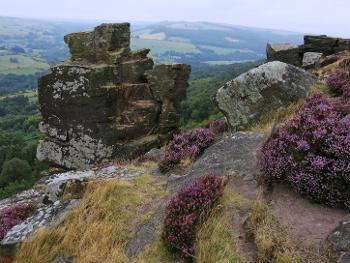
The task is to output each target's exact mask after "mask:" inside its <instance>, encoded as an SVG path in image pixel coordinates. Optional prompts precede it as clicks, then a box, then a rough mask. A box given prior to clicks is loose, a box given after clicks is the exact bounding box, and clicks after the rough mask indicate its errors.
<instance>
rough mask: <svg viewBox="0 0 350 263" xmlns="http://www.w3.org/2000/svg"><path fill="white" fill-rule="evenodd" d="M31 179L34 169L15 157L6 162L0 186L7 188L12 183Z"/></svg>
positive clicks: (0, 175)
mask: <svg viewBox="0 0 350 263" xmlns="http://www.w3.org/2000/svg"><path fill="white" fill-rule="evenodd" d="M31 177H32V168H31V167H30V165H29V163H28V162H27V161H24V160H21V159H19V158H16V157H15V158H12V159H11V160H8V161H5V162H4V164H3V166H2V171H1V174H0V186H6V185H8V184H9V183H10V182H14V181H17V180H18V181H20V180H22V179H23V180H25V179H30V178H31Z"/></svg>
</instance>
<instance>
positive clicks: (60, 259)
mask: <svg viewBox="0 0 350 263" xmlns="http://www.w3.org/2000/svg"><path fill="white" fill-rule="evenodd" d="M52 263H71V261H69V260H67V259H66V257H65V256H64V254H63V253H60V254H59V255H58V256H57V257H56V258H55V260H54V261H52Z"/></svg>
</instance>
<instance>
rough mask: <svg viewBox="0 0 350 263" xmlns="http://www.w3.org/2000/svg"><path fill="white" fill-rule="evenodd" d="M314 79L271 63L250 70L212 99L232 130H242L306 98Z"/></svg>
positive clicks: (305, 73) (304, 73)
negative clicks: (283, 107)
mask: <svg viewBox="0 0 350 263" xmlns="http://www.w3.org/2000/svg"><path fill="white" fill-rule="evenodd" d="M315 82H316V77H315V76H314V75H312V74H310V73H308V72H306V71H304V70H303V69H301V68H298V67H295V66H292V65H288V64H286V63H283V62H279V61H274V62H269V63H266V64H263V65H261V66H259V67H257V68H255V69H252V70H250V71H248V72H246V73H244V74H242V75H240V76H238V77H237V78H235V79H233V80H231V81H229V82H228V83H226V84H225V85H224V86H223V87H221V88H220V89H219V90H218V91H217V93H216V96H215V101H216V103H217V106H218V107H219V109H220V110H221V111H222V112H223V113H224V115H225V116H226V118H227V120H228V122H229V124H230V126H231V128H233V129H234V130H241V129H244V128H246V127H247V126H250V125H252V124H255V123H256V122H258V121H259V120H260V118H261V117H262V116H263V115H265V114H267V113H269V112H272V111H274V110H276V109H278V108H280V107H282V106H288V105H289V104H291V103H293V102H297V101H298V100H299V99H301V98H305V97H306V95H307V93H308V91H309V88H310V87H311V86H312V85H313V84H314V83H315Z"/></svg>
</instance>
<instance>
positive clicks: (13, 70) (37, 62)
mask: <svg viewBox="0 0 350 263" xmlns="http://www.w3.org/2000/svg"><path fill="white" fill-rule="evenodd" d="M11 59H12V60H13V61H16V62H11ZM49 67H50V66H49V64H48V63H47V62H45V61H44V60H42V59H40V58H35V57H29V56H26V55H3V56H0V75H6V74H15V75H33V74H35V73H36V72H38V71H44V70H47V69H49Z"/></svg>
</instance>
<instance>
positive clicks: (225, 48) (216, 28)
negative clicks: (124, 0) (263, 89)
mask: <svg viewBox="0 0 350 263" xmlns="http://www.w3.org/2000/svg"><path fill="white" fill-rule="evenodd" d="M302 38H303V36H302V34H300V33H293V32H287V31H278V30H271V29H258V28H249V27H242V26H233V25H225V24H214V23H207V22H161V23H157V24H153V25H147V26H145V27H144V28H141V29H136V30H133V39H132V48H134V49H137V48H142V47H148V48H151V50H152V51H151V55H152V56H153V57H154V58H155V60H156V61H157V62H162V63H164V62H174V61H176V62H184V63H190V64H196V63H208V64H232V63H234V62H239V61H247V60H258V59H262V58H265V48H266V43H267V42H289V43H295V44H299V43H301V42H302Z"/></svg>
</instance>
